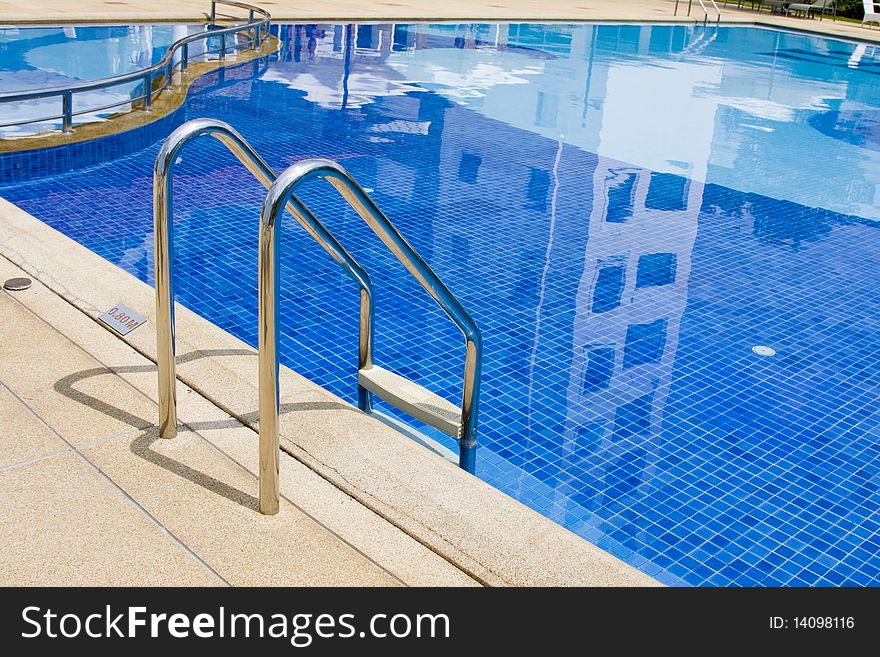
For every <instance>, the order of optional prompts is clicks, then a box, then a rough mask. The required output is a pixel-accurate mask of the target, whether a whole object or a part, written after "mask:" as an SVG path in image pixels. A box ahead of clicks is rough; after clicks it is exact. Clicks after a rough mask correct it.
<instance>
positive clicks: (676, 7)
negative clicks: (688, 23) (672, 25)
mask: <svg viewBox="0 0 880 657" xmlns="http://www.w3.org/2000/svg"><path fill="white" fill-rule="evenodd" d="M672 15H673V16H678V0H675V11H674V12H672Z"/></svg>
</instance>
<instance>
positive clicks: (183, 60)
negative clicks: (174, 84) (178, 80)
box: [180, 43, 189, 73]
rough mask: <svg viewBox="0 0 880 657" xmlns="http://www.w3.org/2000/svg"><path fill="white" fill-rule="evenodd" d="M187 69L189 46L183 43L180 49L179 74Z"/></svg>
mask: <svg viewBox="0 0 880 657" xmlns="http://www.w3.org/2000/svg"><path fill="white" fill-rule="evenodd" d="M188 68H189V44H188V43H184V44H183V45H182V46H181V47H180V72H181V73H186V71H187V69H188Z"/></svg>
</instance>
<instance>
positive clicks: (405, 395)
mask: <svg viewBox="0 0 880 657" xmlns="http://www.w3.org/2000/svg"><path fill="white" fill-rule="evenodd" d="M358 385H360V386H361V387H362V388H365V389H367V390H369V391H370V392H372V393H373V394H374V395H377V396H379V397H380V398H381V399H384V400H385V401H386V402H388V403H389V404H391V405H392V406H395V407H396V408H399V409H400V410H402V411H404V412H405V413H409V414H410V415H411V416H412V417H414V418H416V419H417V420H420V421H421V422H424V423H425V424H429V425H431V426H432V427H434V428H435V429H439V430H440V431H442V432H443V433H446V434H449V435H450V436H453V437H455V438H457V437H458V430H459V425H460V424H461V408H459V407H458V406H456V405H455V404H453V403H452V402H450V401H447V400H446V399H444V398H443V397H441V396H440V395H437V394H435V393H433V392H431V391H430V390H428V389H427V388H424V387H422V386H420V385H419V384H418V383H415V382H414V381H410V380H409V379H407V378H405V377H402V376H400V375H399V374H395V373H394V372H391V371H389V370H386V369H384V368H382V367H378V366H376V365H373V366H372V367H369V368H365V369H362V370H360V371H358Z"/></svg>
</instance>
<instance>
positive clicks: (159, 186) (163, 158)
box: [153, 140, 177, 438]
mask: <svg viewBox="0 0 880 657" xmlns="http://www.w3.org/2000/svg"><path fill="white" fill-rule="evenodd" d="M176 151H177V148H176V147H175V145H174V144H169V142H168V141H167V140H166V142H165V143H164V144H162V148H161V149H160V150H159V155H158V156H157V157H156V166H155V168H154V169H153V249H154V260H153V261H154V263H155V264H154V269H155V273H156V366H157V368H158V373H159V437H161V438H174V437H175V436H176V435H177V374H176V363H175V361H174V357H175V356H174V351H175V344H174V343H175V340H174V279H173V278H172V269H171V257H172V255H173V253H174V223H173V222H172V221H171V216H172V193H171V168H172V167H173V166H174V160H175V159H177V154H176Z"/></svg>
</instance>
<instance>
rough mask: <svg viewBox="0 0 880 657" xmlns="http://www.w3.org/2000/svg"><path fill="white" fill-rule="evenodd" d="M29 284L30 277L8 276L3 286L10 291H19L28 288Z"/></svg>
mask: <svg viewBox="0 0 880 657" xmlns="http://www.w3.org/2000/svg"><path fill="white" fill-rule="evenodd" d="M30 286H31V279H29V278H10V279H9V280H8V281H6V282H5V283H4V284H3V287H4V288H6V289H7V290H9V291H10V292H20V291H21V290H26V289H28V288H29V287H30Z"/></svg>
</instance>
